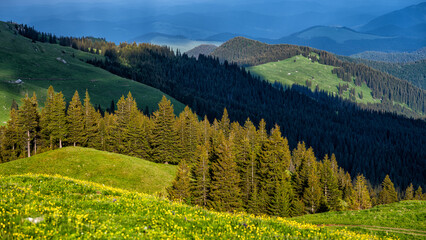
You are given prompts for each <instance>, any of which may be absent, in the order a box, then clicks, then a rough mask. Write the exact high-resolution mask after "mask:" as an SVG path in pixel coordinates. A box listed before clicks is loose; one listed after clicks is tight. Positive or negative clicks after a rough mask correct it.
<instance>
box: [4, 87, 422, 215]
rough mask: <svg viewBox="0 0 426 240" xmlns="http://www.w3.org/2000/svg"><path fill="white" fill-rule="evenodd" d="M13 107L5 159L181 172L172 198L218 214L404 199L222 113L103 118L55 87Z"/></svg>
mask: <svg viewBox="0 0 426 240" xmlns="http://www.w3.org/2000/svg"><path fill="white" fill-rule="evenodd" d="M15 108H16V105H15ZM15 108H12V110H11V119H10V120H9V121H8V122H7V126H6V127H1V128H0V146H1V158H2V161H11V160H14V159H16V158H22V157H30V156H31V155H33V154H37V153H40V152H43V151H47V150H51V149H55V148H62V147H64V146H85V147H92V148H96V149H100V150H104V151H110V152H116V153H121V154H126V155H130V156H136V157H141V158H144V159H146V160H150V161H154V162H157V163H169V164H179V166H178V171H177V175H176V178H175V180H174V181H173V184H172V186H171V187H170V188H169V189H168V192H169V197H170V198H171V199H173V200H183V201H186V202H188V203H191V204H196V205H200V206H204V207H209V208H212V209H215V210H219V211H233V210H240V211H247V212H250V213H254V214H270V215H277V216H296V215H301V214H305V213H316V212H324V211H335V210H344V209H366V208H369V207H371V206H373V205H375V204H386V203H391V202H395V201H398V200H399V199H400V198H401V197H400V196H399V197H398V195H397V191H396V190H395V187H394V185H393V183H392V182H391V181H390V178H389V176H386V178H385V180H384V181H383V183H382V185H381V187H380V188H373V187H372V186H371V185H370V184H369V183H368V181H367V180H366V179H365V177H364V176H363V175H361V174H359V175H358V176H357V177H356V178H355V179H352V177H351V176H350V174H349V173H348V172H346V171H345V170H343V168H341V167H339V166H338V164H337V159H336V157H335V155H334V154H332V155H331V156H330V157H329V156H328V155H325V156H324V157H323V159H322V160H321V161H317V158H316V157H315V154H314V150H313V149H312V148H311V147H309V148H307V147H306V146H305V143H303V142H299V143H298V144H297V147H296V148H295V149H293V150H292V151H290V147H289V145H288V140H287V138H285V137H283V136H282V133H281V129H280V127H279V126H278V125H275V126H274V127H273V128H272V129H271V131H267V128H266V122H265V121H264V120H261V121H260V123H259V125H258V126H257V127H256V126H255V125H254V124H253V123H252V122H251V120H250V119H247V120H246V121H245V123H244V125H240V124H239V123H237V122H231V120H230V119H229V116H228V112H227V110H226V109H225V110H224V112H223V115H222V118H221V119H220V120H217V119H214V120H213V122H212V123H210V122H209V120H208V119H207V117H204V119H203V120H200V119H199V117H198V116H197V114H196V113H194V112H193V111H192V110H191V109H190V108H189V107H186V108H185V109H184V111H183V112H181V113H180V114H179V116H175V114H174V110H173V106H172V104H171V103H170V101H169V100H167V99H166V98H165V97H163V98H162V100H161V101H160V103H159V105H158V110H157V111H155V112H154V113H153V114H152V115H151V116H147V115H145V114H143V112H141V111H140V110H139V109H138V108H137V105H136V101H135V99H134V98H133V96H132V95H131V93H129V94H128V95H127V97H124V96H123V97H121V99H120V100H119V101H118V102H117V106H116V110H115V111H114V113H108V112H106V113H105V115H104V116H102V114H101V113H100V112H99V111H96V110H95V109H94V107H93V106H92V105H91V103H90V96H89V94H88V92H86V95H85V98H84V100H83V102H81V100H80V97H79V94H78V92H77V91H76V92H75V94H74V96H73V98H72V100H71V102H69V104H68V105H67V104H66V102H65V101H64V97H63V95H62V93H61V92H59V93H55V91H54V89H53V87H50V88H49V89H48V94H47V98H46V102H45V104H44V107H43V108H42V109H41V111H40V110H39V107H38V101H37V97H36V95H35V94H34V95H33V96H32V97H29V96H26V97H25V98H24V99H22V106H20V107H19V108H18V109H15ZM423 197H424V196H423V193H422V189H421V187H418V189H417V190H416V192H414V188H413V185H412V184H411V185H410V186H409V187H408V188H407V191H406V193H405V198H407V199H414V198H416V199H422V198H423Z"/></svg>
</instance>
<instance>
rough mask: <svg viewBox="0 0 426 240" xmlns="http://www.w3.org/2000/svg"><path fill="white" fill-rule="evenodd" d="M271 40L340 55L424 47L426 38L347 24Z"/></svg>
mask: <svg viewBox="0 0 426 240" xmlns="http://www.w3.org/2000/svg"><path fill="white" fill-rule="evenodd" d="M270 43H276V44H278V43H286V44H295V45H302V46H309V47H313V48H317V49H321V50H325V51H329V52H333V53H335V54H339V55H352V54H356V53H359V52H364V51H414V50H416V49H419V48H421V47H424V45H425V40H424V39H418V38H409V37H407V36H380V35H377V34H371V33H363V32H358V31H355V30H353V29H350V28H347V27H331V26H315V27H311V28H308V29H305V30H303V31H301V32H297V33H295V34H292V35H290V36H287V37H283V38H280V39H277V40H274V41H272V42H270Z"/></svg>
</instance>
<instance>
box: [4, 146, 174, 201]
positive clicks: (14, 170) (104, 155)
mask: <svg viewBox="0 0 426 240" xmlns="http://www.w3.org/2000/svg"><path fill="white" fill-rule="evenodd" d="M25 173H39V174H51V175H53V174H60V175H63V176H67V177H71V178H76V179H80V180H87V181H92V182H96V183H100V184H105V185H108V186H112V187H117V188H122V189H127V190H133V191H138V192H144V193H155V192H165V188H166V187H168V186H170V185H171V182H172V180H173V178H174V176H175V173H176V166H173V165H166V164H157V163H153V162H149V161H146V160H143V159H140V158H135V157H129V156H124V155H120V154H115V153H108V152H103V151H98V150H95V149H90V148H80V147H66V148H62V149H57V150H53V151H49V152H45V153H41V154H38V155H35V156H33V157H30V158H24V159H18V160H15V161H11V162H7V163H2V164H0V175H14V174H25Z"/></svg>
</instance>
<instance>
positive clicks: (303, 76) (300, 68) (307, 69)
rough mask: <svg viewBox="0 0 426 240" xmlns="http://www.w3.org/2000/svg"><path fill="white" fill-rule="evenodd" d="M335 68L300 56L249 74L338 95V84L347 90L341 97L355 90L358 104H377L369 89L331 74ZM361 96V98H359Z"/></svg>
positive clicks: (261, 67)
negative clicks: (308, 83)
mask: <svg viewBox="0 0 426 240" xmlns="http://www.w3.org/2000/svg"><path fill="white" fill-rule="evenodd" d="M334 68H335V67H333V66H329V65H324V64H320V63H318V62H312V61H311V60H309V59H308V58H307V57H304V56H302V55H299V56H294V57H291V58H289V59H286V60H283V61H278V62H270V63H265V64H262V65H257V66H254V67H249V68H248V70H250V72H251V73H253V74H255V75H257V76H260V77H262V78H263V79H265V80H268V81H271V82H280V83H282V84H284V85H293V84H299V85H302V86H306V84H307V81H308V82H310V83H311V86H310V88H311V89H312V90H315V88H316V86H317V85H318V87H319V88H320V89H321V90H324V91H327V92H330V93H332V94H333V95H338V93H339V90H338V87H339V84H341V85H344V84H348V85H349V88H348V89H347V90H345V91H343V94H342V97H344V98H349V89H350V88H355V93H356V94H355V98H356V101H357V102H359V103H378V102H380V100H378V99H374V98H373V97H372V95H371V89H370V88H369V87H368V86H367V85H366V84H365V83H363V84H362V85H361V86H357V85H355V84H354V82H353V81H352V82H345V81H343V80H342V79H340V78H338V77H337V75H336V74H332V72H331V71H332V70H333V69H334ZM361 94H362V96H363V98H362V99H361V98H360V95H361Z"/></svg>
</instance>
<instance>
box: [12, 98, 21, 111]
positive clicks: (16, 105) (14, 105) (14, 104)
mask: <svg viewBox="0 0 426 240" xmlns="http://www.w3.org/2000/svg"><path fill="white" fill-rule="evenodd" d="M12 109H15V110H16V111H18V109H19V107H18V103H16V101H15V99H13V100H12V105H10V110H11V111H12Z"/></svg>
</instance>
